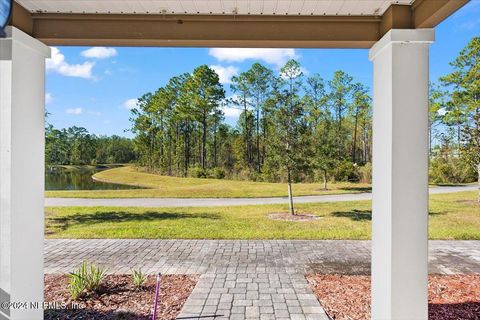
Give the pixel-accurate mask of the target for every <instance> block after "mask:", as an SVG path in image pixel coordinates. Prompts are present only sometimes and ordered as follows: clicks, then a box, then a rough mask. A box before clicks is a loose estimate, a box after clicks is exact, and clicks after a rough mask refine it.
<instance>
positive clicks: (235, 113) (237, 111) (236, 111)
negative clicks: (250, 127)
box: [222, 94, 250, 119]
mask: <svg viewBox="0 0 480 320" xmlns="http://www.w3.org/2000/svg"><path fill="white" fill-rule="evenodd" d="M225 100H226V102H227V104H226V105H224V106H223V107H222V111H223V114H224V115H225V117H226V118H235V119H238V118H239V117H240V115H241V114H242V112H243V107H242V106H237V105H235V104H234V103H233V102H232V101H238V100H239V97H238V95H236V94H234V95H231V96H229V97H227V99H225ZM248 109H250V107H248Z"/></svg>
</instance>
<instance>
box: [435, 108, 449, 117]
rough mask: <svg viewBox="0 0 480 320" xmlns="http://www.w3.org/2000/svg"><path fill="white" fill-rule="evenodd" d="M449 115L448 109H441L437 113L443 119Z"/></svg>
mask: <svg viewBox="0 0 480 320" xmlns="http://www.w3.org/2000/svg"><path fill="white" fill-rule="evenodd" d="M447 113H448V112H447V109H445V108H440V109H438V111H437V114H438V115H439V116H441V117H443V116H444V115H446V114H447Z"/></svg>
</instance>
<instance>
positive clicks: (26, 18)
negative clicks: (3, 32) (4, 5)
mask: <svg viewBox="0 0 480 320" xmlns="http://www.w3.org/2000/svg"><path fill="white" fill-rule="evenodd" d="M10 25H12V26H15V27H17V28H18V29H20V30H22V31H23V32H25V33H28V34H29V35H32V33H33V19H32V15H31V13H30V12H29V11H28V10H27V9H25V8H24V7H22V6H21V5H19V4H18V3H16V2H15V1H14V2H13V7H12V19H11V20H10Z"/></svg>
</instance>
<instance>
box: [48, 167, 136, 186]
mask: <svg viewBox="0 0 480 320" xmlns="http://www.w3.org/2000/svg"><path fill="white" fill-rule="evenodd" d="M106 169H111V168H110V167H92V166H88V167H82V166H78V167H63V166H53V167H47V168H46V169H45V190H122V189H138V187H135V186H129V185H123V184H116V183H106V182H100V181H95V180H93V179H92V176H93V175H94V174H95V173H97V172H99V171H102V170H106Z"/></svg>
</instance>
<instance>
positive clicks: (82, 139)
mask: <svg viewBox="0 0 480 320" xmlns="http://www.w3.org/2000/svg"><path fill="white" fill-rule="evenodd" d="M136 159H137V154H136V152H135V148H134V145H133V141H132V140H131V139H128V138H124V137H120V136H116V135H113V136H110V137H107V136H96V135H94V134H91V133H89V132H88V130H87V129H85V128H82V127H76V126H73V127H69V128H64V129H55V128H54V127H53V126H52V125H51V124H47V127H46V128H45V163H46V164H47V165H55V164H70V165H96V164H105V163H109V164H112V163H129V162H133V161H135V160H136Z"/></svg>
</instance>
